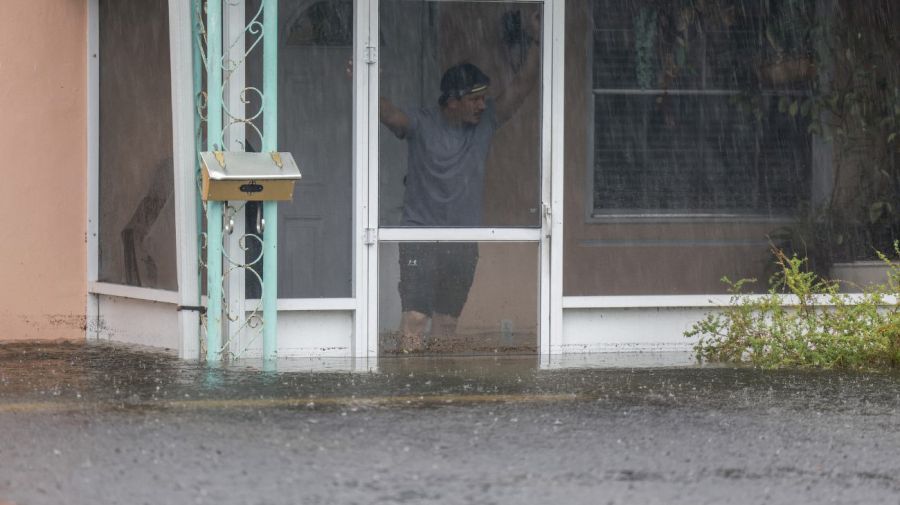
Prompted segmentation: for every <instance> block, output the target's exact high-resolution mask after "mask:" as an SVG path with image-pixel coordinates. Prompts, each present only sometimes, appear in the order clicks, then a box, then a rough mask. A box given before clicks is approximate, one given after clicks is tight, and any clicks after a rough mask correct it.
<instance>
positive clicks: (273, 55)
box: [262, 0, 278, 361]
mask: <svg viewBox="0 0 900 505" xmlns="http://www.w3.org/2000/svg"><path fill="white" fill-rule="evenodd" d="M263 2H264V3H263V9H264V10H263V22H264V28H263V100H264V103H263V140H262V145H263V152H266V151H269V152H271V151H277V150H278V0H263ZM263 218H264V219H265V220H266V229H265V232H264V233H263V289H262V302H263V321H264V323H263V359H264V360H266V361H270V360H273V359H275V358H276V357H277V351H278V340H277V331H276V330H277V327H278V203H277V202H264V203H263Z"/></svg>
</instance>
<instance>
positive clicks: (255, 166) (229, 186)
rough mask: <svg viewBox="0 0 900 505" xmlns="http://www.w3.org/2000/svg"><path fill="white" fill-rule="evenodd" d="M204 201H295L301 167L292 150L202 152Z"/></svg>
mask: <svg viewBox="0 0 900 505" xmlns="http://www.w3.org/2000/svg"><path fill="white" fill-rule="evenodd" d="M200 159H201V161H202V167H201V172H202V174H203V187H202V191H201V193H202V195H203V200H221V201H225V200H252V201H263V200H291V199H292V198H293V197H294V181H296V180H298V179H300V169H299V168H298V167H297V162H295V161H294V157H293V156H291V153H282V152H271V153H245V152H240V151H208V152H203V153H200Z"/></svg>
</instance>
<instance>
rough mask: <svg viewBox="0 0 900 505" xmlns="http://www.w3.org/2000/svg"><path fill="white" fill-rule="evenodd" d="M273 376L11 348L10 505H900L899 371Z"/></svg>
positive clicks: (1, 394)
mask: <svg viewBox="0 0 900 505" xmlns="http://www.w3.org/2000/svg"><path fill="white" fill-rule="evenodd" d="M567 365H570V366H567ZM636 365H640V366H636ZM654 365H655V366H654ZM660 365H665V366H660ZM354 368H355V371H353V369H354ZM278 370H280V371H277V372H276V371H263V370H260V369H259V368H257V367H255V366H253V364H252V362H237V363H234V364H229V365H223V366H220V367H214V368H213V367H208V366H206V365H203V364H199V363H197V362H189V361H182V360H178V359H176V358H174V357H172V356H169V355H166V354H160V353H154V352H148V351H144V350H136V349H130V348H125V347H121V346H110V345H101V344H77V343H54V344H5V345H2V346H0V503H3V502H4V500H6V501H11V502H12V503H16V504H20V505H21V504H28V503H62V502H66V503H159V502H161V501H162V502H170V503H260V504H262V503H547V502H549V501H553V500H556V501H560V500H565V501H564V502H565V503H783V502H786V501H793V502H796V503H814V502H816V503H818V502H826V503H831V502H834V503H900V498H898V497H900V479H898V475H900V456H898V455H897V454H898V449H900V415H898V413H900V375H898V374H897V373H880V374H879V373H867V374H864V373H839V372H830V371H761V370H755V369H751V368H735V367H721V366H698V365H696V364H691V363H690V361H689V360H688V359H686V356H674V357H673V356H663V355H646V356H643V357H641V356H638V357H636V358H635V356H632V357H631V358H628V357H621V356H620V357H618V358H616V357H614V356H611V355H598V356H593V357H592V356H580V357H577V358H572V359H569V360H566V359H559V358H557V359H556V360H555V361H554V360H553V359H548V358H546V357H543V358H541V357H536V356H502V357H492V356H488V357H457V358H448V357H445V358H425V357H415V358H382V359H379V360H378V361H377V363H374V364H368V365H360V364H358V363H356V364H352V365H350V364H347V363H346V362H342V361H341V360H333V361H331V362H329V361H328V360H282V361H280V362H279V363H278Z"/></svg>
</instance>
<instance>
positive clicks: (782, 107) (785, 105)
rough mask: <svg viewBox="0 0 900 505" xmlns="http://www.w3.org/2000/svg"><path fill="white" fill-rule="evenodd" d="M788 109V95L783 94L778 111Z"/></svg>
mask: <svg viewBox="0 0 900 505" xmlns="http://www.w3.org/2000/svg"><path fill="white" fill-rule="evenodd" d="M787 109H788V97H786V96H782V97H780V98H778V112H787Z"/></svg>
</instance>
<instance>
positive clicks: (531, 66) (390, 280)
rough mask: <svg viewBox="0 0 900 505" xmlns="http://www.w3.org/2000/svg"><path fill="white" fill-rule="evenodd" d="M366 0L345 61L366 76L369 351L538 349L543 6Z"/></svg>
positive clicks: (545, 103)
mask: <svg viewBox="0 0 900 505" xmlns="http://www.w3.org/2000/svg"><path fill="white" fill-rule="evenodd" d="M366 8H367V9H368V10H369V12H368V14H369V16H368V26H364V27H359V28H360V32H357V33H362V34H367V35H368V37H367V39H366V40H357V42H356V49H357V55H358V57H357V58H356V59H355V60H354V62H356V65H358V67H357V68H359V67H361V66H365V68H366V70H365V75H366V76H367V77H366V79H367V83H368V84H367V87H366V88H364V89H365V91H366V92H367V95H366V103H367V110H368V130H367V132H366V134H367V138H368V141H367V144H366V147H367V150H368V153H367V154H366V156H367V157H368V169H367V171H366V173H365V177H366V178H367V188H368V206H366V209H365V211H364V212H363V216H362V222H364V223H365V225H364V227H363V228H362V229H361V230H360V231H361V232H362V235H363V237H364V242H365V247H364V250H365V258H366V260H365V261H366V262H367V276H366V278H367V282H368V286H367V296H366V298H367V303H366V307H365V309H364V310H365V313H366V319H365V320H366V324H367V328H366V335H367V337H366V338H367V341H366V343H365V345H366V346H367V348H368V352H369V353H370V354H373V353H377V354H379V355H392V354H400V355H405V354H410V353H413V354H416V353H428V354H480V353H490V354H494V353H498V352H503V353H536V352H540V351H541V347H542V345H547V344H546V343H547V342H549V337H548V334H549V324H548V321H549V317H548V313H549V303H550V302H549V299H550V296H549V292H550V286H549V284H550V283H549V271H550V261H549V244H550V239H549V229H550V224H551V223H550V219H549V217H550V212H549V209H550V206H549V202H550V181H551V176H550V159H551V158H550V148H549V146H550V134H549V132H550V98H549V96H550V93H549V90H548V89H547V88H549V85H550V84H549V83H550V80H549V77H548V72H549V65H548V64H547V62H548V61H549V59H550V54H551V53H550V50H549V42H550V38H549V37H545V35H546V34H548V33H549V31H550V26H551V23H550V20H549V19H548V17H549V16H550V9H548V8H546V6H545V3H544V2H540V1H539V2H521V1H426V0H372V1H370V2H369V3H368V4H367V7H366ZM364 38H366V37H360V39H364ZM545 42H546V43H545ZM360 70H361V69H360ZM360 70H354V71H355V72H356V73H360ZM360 78H361V77H360ZM360 89H363V88H361V87H358V88H357V90H360ZM359 145H360V144H359V143H357V146H359ZM357 328H359V326H357ZM358 342H359V341H358ZM542 343H543V344H542Z"/></svg>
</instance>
